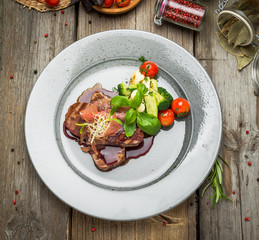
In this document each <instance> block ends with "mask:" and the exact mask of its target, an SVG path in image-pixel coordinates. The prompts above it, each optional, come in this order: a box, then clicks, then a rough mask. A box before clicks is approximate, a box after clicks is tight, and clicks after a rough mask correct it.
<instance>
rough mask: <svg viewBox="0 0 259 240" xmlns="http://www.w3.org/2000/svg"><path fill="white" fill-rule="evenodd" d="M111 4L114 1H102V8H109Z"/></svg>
mask: <svg viewBox="0 0 259 240" xmlns="http://www.w3.org/2000/svg"><path fill="white" fill-rule="evenodd" d="M113 3H114V0H104V2H103V5H102V6H103V7H105V8H109V7H111V6H112V4H113Z"/></svg>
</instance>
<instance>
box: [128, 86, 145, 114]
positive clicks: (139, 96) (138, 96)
mask: <svg viewBox="0 0 259 240" xmlns="http://www.w3.org/2000/svg"><path fill="white" fill-rule="evenodd" d="M137 89H138V90H137V93H136V95H135V97H134V98H133V100H132V107H133V108H135V109H136V108H138V107H139V105H140V104H141V102H142V99H143V98H144V95H145V93H146V92H147V91H148V89H147V88H146V86H145V85H144V84H143V83H139V84H138V87H137Z"/></svg>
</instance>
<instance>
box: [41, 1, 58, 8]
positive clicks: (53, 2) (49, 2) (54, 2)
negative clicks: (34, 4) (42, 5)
mask: <svg viewBox="0 0 259 240" xmlns="http://www.w3.org/2000/svg"><path fill="white" fill-rule="evenodd" d="M45 2H46V3H47V4H48V5H49V6H51V7H55V6H57V5H58V4H59V2H60V0H45Z"/></svg>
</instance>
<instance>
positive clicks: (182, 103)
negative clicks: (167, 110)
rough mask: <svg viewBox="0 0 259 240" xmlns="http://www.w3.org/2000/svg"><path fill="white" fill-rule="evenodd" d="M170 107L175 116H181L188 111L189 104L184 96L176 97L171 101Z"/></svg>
mask: <svg viewBox="0 0 259 240" xmlns="http://www.w3.org/2000/svg"><path fill="white" fill-rule="evenodd" d="M171 108H172V110H173V112H174V114H175V115H176V116H177V117H183V116H186V115H187V114H188V112H189V111H190V104H189V102H188V101H187V100H186V99H184V98H176V99H175V100H174V101H173V102H172V105H171Z"/></svg>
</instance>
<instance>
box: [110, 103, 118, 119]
mask: <svg viewBox="0 0 259 240" xmlns="http://www.w3.org/2000/svg"><path fill="white" fill-rule="evenodd" d="M118 107H119V106H118V105H114V106H113V107H112V109H111V111H110V116H112V115H113V114H114V113H115V112H116V111H117V108H118Z"/></svg>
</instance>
